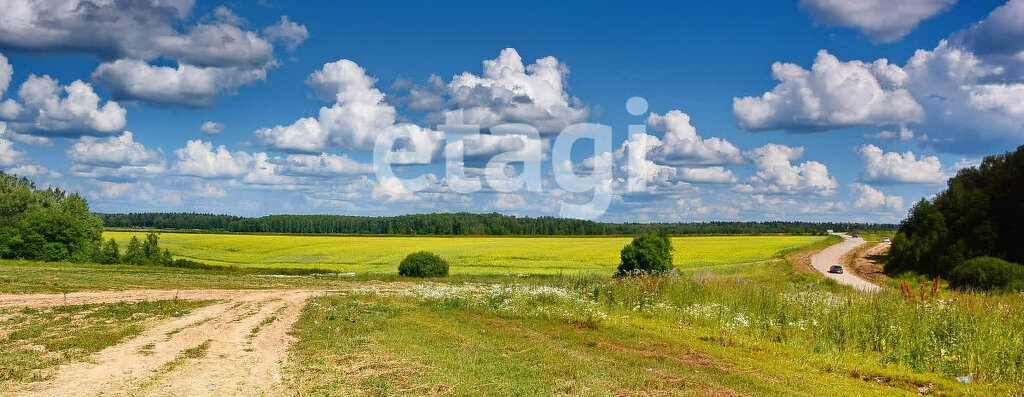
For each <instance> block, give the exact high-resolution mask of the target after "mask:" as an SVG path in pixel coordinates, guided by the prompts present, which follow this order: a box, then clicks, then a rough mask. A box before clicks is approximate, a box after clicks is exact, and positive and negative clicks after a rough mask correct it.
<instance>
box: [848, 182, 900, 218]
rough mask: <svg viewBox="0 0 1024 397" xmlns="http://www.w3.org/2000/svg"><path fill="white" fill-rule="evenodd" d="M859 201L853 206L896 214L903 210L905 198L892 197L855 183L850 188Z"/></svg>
mask: <svg viewBox="0 0 1024 397" xmlns="http://www.w3.org/2000/svg"><path fill="white" fill-rule="evenodd" d="M850 189H851V190H853V193H854V195H855V196H856V198H857V200H856V201H854V203H853V205H854V206H855V207H857V208H861V209H869V210H879V209H883V210H886V211H891V212H896V211H902V210H903V197H900V196H890V195H887V194H885V193H883V192H881V191H879V190H878V189H875V188H873V187H871V186H868V185H865V184H862V183H855V184H853V185H851V186H850Z"/></svg>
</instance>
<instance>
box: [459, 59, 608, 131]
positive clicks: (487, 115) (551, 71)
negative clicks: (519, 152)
mask: <svg viewBox="0 0 1024 397" xmlns="http://www.w3.org/2000/svg"><path fill="white" fill-rule="evenodd" d="M568 75H569V67H568V66H566V65H565V64H563V63H561V62H559V61H558V59H557V58H555V57H552V56H548V57H544V58H541V59H538V60H536V61H534V63H532V64H530V65H524V64H523V59H522V57H520V56H519V53H518V52H517V51H516V50H515V49H514V48H506V49H504V50H502V51H501V53H500V54H499V55H498V57H497V58H495V59H489V60H485V61H484V62H483V75H475V74H473V73H470V72H463V73H462V74H459V75H456V76H454V77H452V80H451V82H449V83H448V87H447V91H448V107H449V108H452V109H463V110H464V112H465V117H466V119H465V121H466V123H467V124H476V125H481V126H484V127H490V126H493V125H496V124H503V123H524V124H529V125H531V126H533V127H535V128H537V129H538V130H540V131H541V133H557V132H559V131H561V130H562V129H563V128H565V127H566V126H568V125H570V124H575V123H578V122H581V121H583V120H585V119H586V118H587V116H588V115H589V114H590V110H589V109H587V108H586V107H585V106H582V105H581V104H580V103H579V100H577V99H576V98H574V97H572V96H570V95H569V94H568V92H567V91H566V78H567V77H568Z"/></svg>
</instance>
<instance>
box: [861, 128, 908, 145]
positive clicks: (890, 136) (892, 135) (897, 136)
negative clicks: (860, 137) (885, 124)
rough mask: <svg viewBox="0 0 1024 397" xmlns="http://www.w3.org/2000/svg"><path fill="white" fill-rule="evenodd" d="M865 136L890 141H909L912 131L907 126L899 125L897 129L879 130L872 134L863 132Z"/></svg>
mask: <svg viewBox="0 0 1024 397" xmlns="http://www.w3.org/2000/svg"><path fill="white" fill-rule="evenodd" d="M864 137H865V138H871V139H882V140H886V141H890V142H897V141H898V142H909V141H912V140H913V139H914V131H913V130H911V129H909V128H907V126H900V128H899V131H893V130H891V129H886V130H881V131H878V132H876V133H874V134H864Z"/></svg>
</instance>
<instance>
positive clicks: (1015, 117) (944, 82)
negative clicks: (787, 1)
mask: <svg viewBox="0 0 1024 397" xmlns="http://www.w3.org/2000/svg"><path fill="white" fill-rule="evenodd" d="M844 4H845V3H844ZM849 4H855V3H849ZM856 4H861V3H856ZM869 4H870V3H869ZM893 4H895V3H893ZM901 4H902V3H901ZM1022 26H1024V0H1010V1H1008V2H1007V3H1006V4H1005V5H1003V6H1001V7H998V8H996V9H995V10H993V11H992V12H991V13H990V14H989V15H988V16H987V17H986V18H985V19H983V20H981V21H979V22H977V23H975V24H973V25H971V27H970V28H968V29H965V30H963V31H960V32H955V33H953V34H951V35H950V36H949V37H948V38H947V39H945V40H941V41H939V43H938V44H937V45H936V46H935V47H934V48H932V49H930V50H928V49H919V50H917V51H916V52H915V53H914V55H913V56H912V57H911V58H910V59H909V60H908V61H907V63H906V65H905V66H903V67H898V66H895V65H889V64H888V63H887V62H885V60H878V61H875V62H873V63H870V64H868V63H864V62H860V61H852V62H838V61H837V60H835V58H834V57H832V56H831V55H827V53H824V52H819V54H818V59H817V60H816V61H815V64H814V67H812V70H811V71H806V70H803V69H801V68H800V67H799V66H796V65H790V64H781V63H776V64H775V65H774V66H773V72H774V74H775V76H776V79H778V80H779V81H780V82H781V83H780V84H779V85H778V86H776V87H775V89H773V90H772V91H771V92H768V93H765V94H764V95H763V96H762V97H759V98H754V97H745V98H735V99H734V100H733V113H734V114H735V116H736V118H737V121H738V122H739V124H740V126H741V127H743V128H746V129H749V130H762V129H786V130H790V131H815V130H827V129H836V128H842V127H854V126H876V127H882V128H883V130H882V132H881V133H879V134H875V135H871V136H869V137H873V138H882V139H890V140H896V139H899V140H901V141H909V140H910V136H911V134H910V132H911V131H912V132H913V136H914V137H915V138H916V140H917V142H918V144H920V145H922V146H928V147H932V148H934V149H936V150H939V151H943V152H950V153H960V154H976V153H986V152H992V151H997V150H1004V149H1005V148H1006V146H1008V145H1012V146H1016V145H1017V144H1019V142H1020V141H1021V139H1022V138H1024V106H1022V105H1021V104H1022V103H1024V39H1021V38H1024V28H1022ZM828 65H831V66H828ZM897 125H898V126H900V131H894V130H893V129H892V127H894V126H897Z"/></svg>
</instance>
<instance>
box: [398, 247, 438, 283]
mask: <svg viewBox="0 0 1024 397" xmlns="http://www.w3.org/2000/svg"><path fill="white" fill-rule="evenodd" d="M398 275H399V276H406V277H444V276H447V275H448V262H445V260H444V259H441V257H440V256H437V255H435V254H432V253H430V252H427V251H420V252H413V253H411V254H409V256H406V257H405V259H403V260H402V263H401V264H400V265H398Z"/></svg>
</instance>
